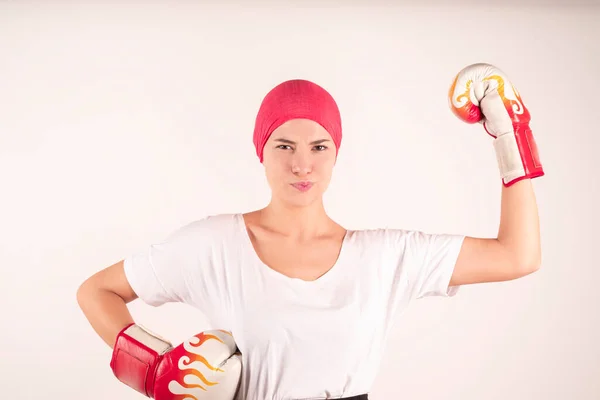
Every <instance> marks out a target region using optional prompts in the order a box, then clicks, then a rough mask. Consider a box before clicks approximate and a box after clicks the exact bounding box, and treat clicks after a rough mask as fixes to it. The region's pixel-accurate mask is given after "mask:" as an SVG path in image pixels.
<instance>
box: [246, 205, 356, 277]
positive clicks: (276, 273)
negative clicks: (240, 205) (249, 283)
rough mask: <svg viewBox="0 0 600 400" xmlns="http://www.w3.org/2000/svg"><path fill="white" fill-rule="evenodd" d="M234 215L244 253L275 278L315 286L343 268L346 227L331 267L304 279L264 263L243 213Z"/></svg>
mask: <svg viewBox="0 0 600 400" xmlns="http://www.w3.org/2000/svg"><path fill="white" fill-rule="evenodd" d="M235 217H236V221H237V224H238V229H239V230H240V234H241V235H242V237H243V243H244V250H245V253H249V256H250V257H251V258H252V261H253V263H254V264H256V265H257V266H258V267H259V270H260V271H261V272H262V271H265V273H267V274H269V275H270V276H272V277H274V278H275V279H278V280H280V281H284V282H288V283H295V284H298V285H303V286H317V285H321V284H323V283H326V282H328V281H330V280H331V279H334V278H335V277H336V276H337V275H338V274H339V271H340V270H341V269H343V268H342V266H343V264H344V261H345V257H346V253H347V247H348V246H347V245H348V240H349V238H350V235H351V231H350V230H349V229H346V233H345V234H344V237H343V239H342V245H341V248H340V251H339V253H338V256H337V259H336V260H335V263H334V264H333V265H332V266H331V268H329V269H328V270H327V271H326V272H325V273H324V274H323V275H321V276H319V277H318V278H317V279H313V280H304V279H302V278H295V277H291V276H289V275H286V274H284V273H282V272H279V271H276V270H275V269H273V268H271V267H270V266H268V265H267V264H265V263H264V262H263V260H262V259H261V258H260V257H259V256H258V253H257V252H256V250H255V248H254V245H253V244H252V240H251V239H250V234H249V232H248V228H247V227H246V221H245V220H244V214H242V213H237V214H235Z"/></svg>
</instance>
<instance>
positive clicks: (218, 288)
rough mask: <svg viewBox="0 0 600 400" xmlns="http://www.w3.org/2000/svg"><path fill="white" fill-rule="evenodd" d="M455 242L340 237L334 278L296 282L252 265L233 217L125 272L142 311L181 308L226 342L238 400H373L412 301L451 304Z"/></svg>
mask: <svg viewBox="0 0 600 400" xmlns="http://www.w3.org/2000/svg"><path fill="white" fill-rule="evenodd" d="M463 239H464V236H462V235H448V234H444V235H432V234H425V233H422V232H418V231H408V230H397V229H373V230H354V231H353V230H349V231H348V233H347V234H346V236H345V237H344V241H343V245H342V249H341V252H340V255H339V258H338V260H337V262H336V263H335V265H334V266H333V268H332V269H331V270H329V271H328V272H327V273H326V274H325V275H323V276H321V277H320V278H319V279H317V280H316V281H303V280H301V279H294V278H290V277H287V276H285V275H283V274H281V273H279V272H276V271H275V270H273V269H271V268H269V267H267V266H266V265H265V264H264V263H262V262H261V260H260V259H259V258H258V255H257V254H256V252H255V251H254V248H253V246H252V242H251V241H250V237H249V236H248V233H247V230H246V226H245V224H244V220H243V216H242V214H220V215H215V216H210V217H206V218H203V219H201V220H198V221H194V222H192V223H190V224H188V225H186V226H184V227H182V228H180V229H178V230H177V231H175V232H174V233H173V234H171V235H170V236H169V237H168V238H167V239H166V240H164V241H162V242H161V243H158V244H153V245H151V246H150V247H149V248H148V249H147V250H145V251H143V252H140V253H137V254H133V255H131V256H130V257H128V258H126V259H125V263H124V266H125V273H126V276H127V279H128V280H129V283H130V284H131V286H132V288H133V290H134V291H135V292H136V294H137V295H138V296H139V298H140V299H141V300H142V301H144V302H145V303H147V304H150V305H152V306H159V305H161V304H164V303H166V302H182V303H186V304H189V305H191V306H193V307H196V308H198V309H199V310H201V311H202V312H203V313H204V314H206V316H207V317H208V318H209V319H210V320H211V322H212V324H214V328H215V329H225V330H229V331H231V332H232V334H233V337H234V339H235V341H236V343H237V345H238V347H239V349H240V351H241V353H242V360H243V368H242V369H243V372H242V378H241V382H240V390H239V395H238V398H239V399H247V400H265V399H273V400H283V399H325V398H340V397H349V396H355V395H359V394H363V393H368V392H369V391H370V390H371V386H372V384H373V381H374V379H375V377H376V374H377V371H378V367H379V364H380V361H381V358H382V355H383V351H384V346H385V341H386V336H387V334H388V332H389V329H390V327H391V325H392V320H393V317H394V315H395V314H397V313H398V312H399V311H401V310H402V309H404V308H405V307H407V306H408V304H409V302H410V301H411V300H412V299H418V298H420V297H424V296H453V295H455V294H456V292H457V290H458V288H457V287H449V286H448V285H449V282H450V278H451V275H452V272H453V270H454V266H455V263H456V259H457V257H458V253H459V250H460V247H461V245H462V242H463ZM194 333H196V332H194Z"/></svg>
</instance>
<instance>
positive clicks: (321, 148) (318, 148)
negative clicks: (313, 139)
mask: <svg viewBox="0 0 600 400" xmlns="http://www.w3.org/2000/svg"><path fill="white" fill-rule="evenodd" d="M315 149H317V151H324V150H327V146H323V145H322V144H320V145H318V146H315Z"/></svg>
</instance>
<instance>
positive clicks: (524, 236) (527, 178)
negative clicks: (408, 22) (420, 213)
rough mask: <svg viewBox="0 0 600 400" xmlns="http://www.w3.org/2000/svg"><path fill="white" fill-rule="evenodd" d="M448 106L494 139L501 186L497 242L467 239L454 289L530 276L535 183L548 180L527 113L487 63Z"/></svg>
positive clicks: (472, 72)
mask: <svg viewBox="0 0 600 400" xmlns="http://www.w3.org/2000/svg"><path fill="white" fill-rule="evenodd" d="M449 103H450V108H451V110H452V111H453V112H454V114H455V115H456V116H457V117H458V118H459V119H461V120H462V121H464V122H467V123H481V124H482V125H483V127H484V129H485V132H487V133H488V134H489V135H490V136H491V137H492V138H493V145H494V149H495V153H496V159H497V162H498V168H499V170H500V177H501V179H502V184H503V187H502V202H501V217H500V226H499V230H498V236H497V238H494V239H479V238H471V237H467V238H465V242H464V244H463V248H462V250H461V252H460V255H459V257H458V260H457V265H456V267H455V271H454V274H453V276H452V280H451V285H460V284H466V283H479V282H491V281H504V280H511V279H515V278H519V277H522V276H525V275H528V274H530V273H532V272H534V271H536V270H537V269H538V268H539V266H540V264H541V244H540V229H539V217H538V209H537V204H536V200H535V194H534V191H533V185H532V182H531V179H533V178H537V177H541V176H543V175H544V170H543V167H542V164H541V162H540V157H539V154H538V148H537V144H536V142H535V139H534V137H533V132H532V130H531V128H530V126H529V122H530V120H531V116H530V114H529V110H528V109H527V108H526V107H525V104H524V103H523V101H522V99H521V96H520V94H519V92H518V91H517V90H516V88H515V87H514V86H513V84H512V83H511V82H510V81H509V79H508V78H507V76H506V75H505V74H504V73H503V72H502V71H500V70H499V69H498V68H496V67H494V66H492V65H489V64H473V65H470V66H468V67H466V68H464V69H463V70H461V71H460V72H459V73H458V74H457V75H456V77H455V79H454V81H453V83H452V85H451V88H450V92H449Z"/></svg>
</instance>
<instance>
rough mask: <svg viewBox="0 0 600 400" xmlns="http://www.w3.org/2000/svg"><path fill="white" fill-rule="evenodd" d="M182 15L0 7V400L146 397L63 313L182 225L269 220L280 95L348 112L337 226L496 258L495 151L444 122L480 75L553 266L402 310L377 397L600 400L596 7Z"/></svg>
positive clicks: (182, 322) (159, 318) (199, 322)
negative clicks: (491, 88) (537, 163)
mask: <svg viewBox="0 0 600 400" xmlns="http://www.w3.org/2000/svg"><path fill="white" fill-rule="evenodd" d="M98 3H100V2H98ZM192 3H194V2H183V1H180V2H166V1H165V2H162V4H161V2H148V3H145V4H143V3H141V2H130V3H128V5H117V2H112V3H108V5H103V6H99V5H92V3H82V2H63V3H58V2H43V3H41V2H40V3H25V2H17V1H13V2H8V1H5V2H0V178H1V180H0V182H1V190H2V195H1V197H0V226H1V229H0V261H1V268H2V275H1V278H0V279H1V280H0V285H1V291H0V296H1V297H0V301H1V304H2V329H0V342H1V343H2V352H1V355H0V369H1V371H0V372H1V373H0V387H1V388H2V396H1V397H2V398H6V399H11V400H17V399H42V398H44V399H63V400H71V399H86V400H94V399H117V398H118V399H137V398H142V397H141V396H140V395H139V394H137V393H135V392H133V391H132V390H130V389H129V388H127V387H124V386H123V385H121V384H120V383H119V382H118V381H117V380H116V379H115V378H114V377H113V375H112V372H111V370H110V368H109V365H108V363H109V360H110V349H109V348H108V347H107V346H106V345H105V344H104V343H103V342H102V341H101V340H100V339H99V338H98V337H97V336H96V335H95V333H94V332H93V330H92V328H91V327H90V326H89V324H88V323H87V321H86V319H85V317H84V316H83V314H82V313H81V311H80V310H79V308H78V306H77V302H76V298H75V294H76V290H77V288H78V286H79V284H81V282H83V281H84V280H85V279H86V278H87V277H88V276H90V275H91V274H93V273H94V272H96V271H98V270H99V269H101V268H104V267H107V266H109V265H111V264H113V263H115V262H116V261H119V260H121V259H122V258H124V257H125V256H126V255H128V254H130V253H132V252H134V251H137V250H138V249H140V248H143V247H144V246H146V245H147V244H149V243H152V242H155V241H158V240H161V239H162V238H164V237H165V236H166V235H167V234H168V233H170V232H171V231H173V230H174V229H176V228H178V227H180V226H182V225H183V224H185V223H187V222H190V221H192V220H195V219H197V218H202V217H204V216H206V215H212V214H217V213H226V212H239V211H248V210H252V209H256V208H259V207H263V206H264V205H265V204H266V202H267V201H268V199H269V190H268V186H267V184H266V180H265V179H264V174H263V170H262V166H261V164H260V163H259V161H258V158H257V157H256V155H255V152H254V147H253V145H252V129H253V123H254V117H255V115H256V111H257V110H258V106H259V103H260V100H261V99H262V97H263V96H264V95H265V94H266V92H267V91H268V90H269V89H270V88H271V87H273V86H274V85H276V84H277V83H279V82H281V81H283V80H286V79H291V78H304V79H310V80H313V81H315V82H317V83H319V84H320V85H322V86H324V87H325V88H326V89H327V90H329V91H330V92H331V93H332V95H333V96H334V97H335V98H336V100H337V101H338V104H339V106H340V108H341V112H342V117H343V127H344V137H343V142H342V147H341V149H340V157H339V160H338V163H337V166H336V169H335V172H334V178H333V182H332V184H331V186H330V189H329V191H328V192H327V194H326V205H327V210H328V211H329V213H330V214H331V215H332V216H333V217H334V218H335V219H336V220H338V221H339V222H340V223H341V224H342V225H344V226H346V227H347V228H351V229H360V228H375V227H394V228H407V229H419V230H423V231H427V232H448V233H463V234H468V235H473V236H482V237H492V236H495V235H496V233H497V229H498V222H499V212H500V189H501V186H500V179H499V176H498V169H497V164H496V159H495V155H494V151H493V146H492V142H491V138H490V137H489V136H488V135H487V134H485V132H484V131H483V129H482V127H481V126H478V125H474V126H470V125H465V124H463V123H461V122H460V121H459V120H458V119H457V118H456V117H454V115H452V113H451V112H450V111H449V108H448V105H447V91H448V88H449V85H450V83H451V80H452V78H453V77H454V75H455V74H456V73H457V72H458V71H459V70H460V69H461V68H463V67H464V66H466V65H468V64H471V63H474V62H488V63H492V64H495V65H496V66H498V67H499V68H501V69H502V70H503V71H504V72H505V73H506V74H508V76H509V77H511V79H512V81H513V83H514V85H515V86H516V87H517V88H518V89H519V90H520V92H521V95H522V96H523V100H524V102H525V104H526V106H527V107H528V108H529V111H530V112H531V115H532V118H533V119H532V122H531V126H532V129H533V131H534V134H535V137H536V139H537V143H538V146H539V149H540V156H541V159H542V162H543V164H544V168H545V171H546V176H545V177H543V178H540V179H536V180H535V181H534V186H535V191H536V195H537V199H538V204H539V211H540V219H541V226H542V241H543V243H542V245H543V265H542V268H541V270H540V271H539V272H537V273H535V274H533V275H531V276H528V277H526V278H523V279H520V280H517V281H512V282H505V283H495V284H481V285H473V286H467V287H464V288H463V289H462V290H461V292H460V294H459V295H458V296H457V297H455V298H453V299H441V298H435V299H424V300H421V301H419V302H417V303H414V305H413V306H412V308H410V309H409V310H408V311H407V312H406V313H405V314H404V315H403V317H402V318H401V319H399V320H398V324H397V325H396V327H395V329H394V331H393V334H392V336H391V338H390V341H389V344H388V352H387V355H386V357H385V359H384V361H383V365H382V369H381V372H380V374H379V377H378V379H377V381H376V385H375V387H374V388H373V392H372V393H371V398H372V399H375V400H377V399H423V400H425V399H461V400H467V399H486V400H492V399H511V400H526V399H527V400H530V399H544V400H549V399H561V400H562V399H578V400H581V399H598V398H599V397H600V363H599V362H598V359H599V358H600V345H599V344H598V337H599V336H600V312H598V309H599V305H600V296H599V295H598V291H597V287H598V281H599V280H600V272H599V271H600V270H599V267H598V265H599V264H598V259H597V257H596V254H597V252H596V251H595V250H596V249H597V247H598V243H597V237H598V236H597V235H598V227H599V226H600V218H599V211H598V203H599V202H600V196H599V192H598V177H597V172H598V165H597V161H596V158H595V157H597V151H598V145H599V144H600V142H599V141H598V132H597V130H598V123H597V121H598V116H599V115H600V111H599V107H600V104H599V102H598V93H599V91H600V84H599V81H600V80H599V79H600V78H599V74H598V72H599V71H600V61H599V60H600V57H599V53H600V50H599V49H600V46H599V45H598V40H599V38H600V28H599V27H600V9H599V8H594V7H592V6H591V5H585V4H583V3H577V4H578V5H577V6H575V3H572V2H569V1H567V0H565V1H564V4H569V3H571V5H570V6H566V5H564V4H563V5H560V4H559V3H557V2H554V3H553V2H542V1H539V2H531V3H529V4H527V3H526V2H523V1H519V2H517V1H513V2H502V3H503V4H504V5H503V6H498V5H491V4H490V5H485V4H483V3H482V2H476V1H472V2H469V3H465V2H463V3H455V4H454V5H450V2H448V3H447V5H445V4H446V3H445V2H443V1H441V0H440V1H437V2H434V1H431V2H427V1H425V2H418V4H419V5H418V6H417V5H413V3H412V2H408V1H404V2H397V3H394V4H396V5H394V6H392V5H391V4H392V2H391V1H390V2H389V3H386V2H383V1H378V2H372V3H370V4H369V3H368V2H367V1H364V2H362V3H361V2H358V1H354V2H342V1H337V2H334V1H325V2H324V3H321V5H317V4H318V3H317V2H303V3H301V2H297V3H291V2H286V5H285V6H284V5H276V3H275V2H271V3H267V2H262V3H253V4H251V3H250V2H248V3H244V2H242V1H241V0H239V1H237V2H225V3H221V5H218V6H217V5H216V4H217V2H216V1H215V2H213V3H208V2H200V1H198V2H195V5H192ZM494 3H497V2H494ZM344 4H345V5H344ZM415 4H417V2H415ZM131 311H132V313H133V315H134V317H135V318H136V320H137V321H138V322H140V323H142V324H144V325H145V326H148V327H149V328H151V329H152V330H155V331H158V332H160V333H161V334H162V335H163V336H166V337H168V338H169V339H171V340H172V341H174V342H178V341H180V340H183V339H184V338H186V337H188V336H189V335H190V334H193V333H196V332H198V331H199V330H202V329H205V328H206V325H205V324H206V322H205V321H204V319H203V318H202V315H201V314H200V313H199V312H198V311H196V310H192V309H190V308H189V307H187V306H183V305H178V304H176V305H168V306H164V307H159V308H150V307H148V306H145V305H143V304H140V303H139V302H134V303H132V304H131Z"/></svg>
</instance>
